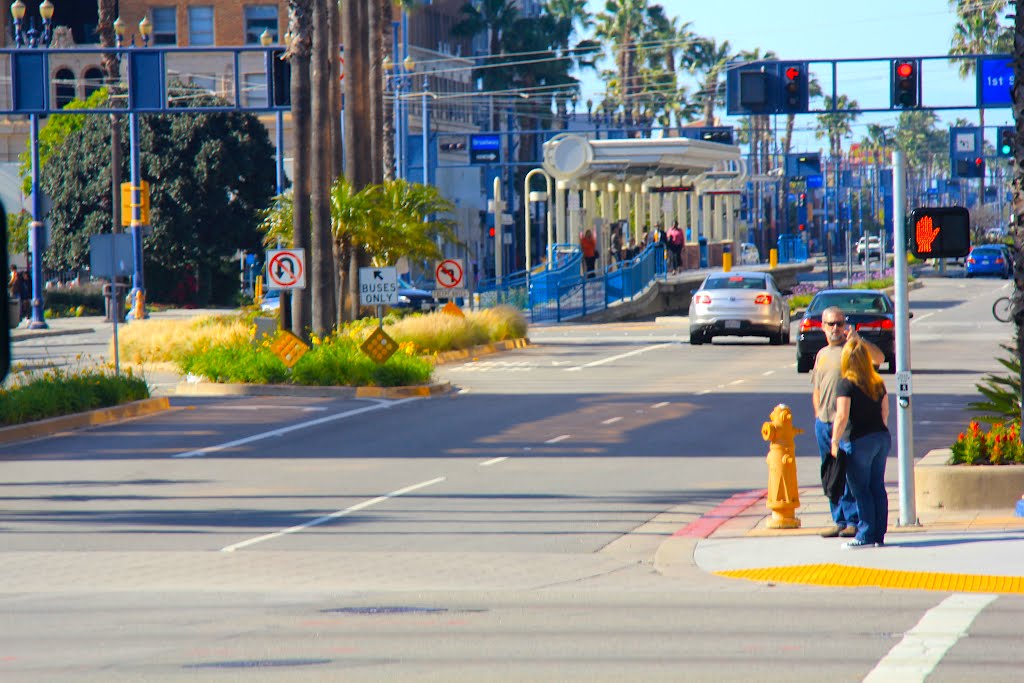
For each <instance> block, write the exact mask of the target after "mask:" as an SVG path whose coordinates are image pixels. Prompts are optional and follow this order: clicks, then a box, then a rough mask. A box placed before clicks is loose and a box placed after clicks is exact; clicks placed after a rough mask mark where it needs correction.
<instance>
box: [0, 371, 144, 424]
mask: <svg viewBox="0 0 1024 683" xmlns="http://www.w3.org/2000/svg"><path fill="white" fill-rule="evenodd" d="M143 398H149V387H148V386H147V385H146V381H145V380H144V379H142V378H141V377H136V376H135V375H134V374H132V373H131V372H130V371H129V372H128V373H126V374H123V375H121V376H120V377H115V376H114V375H112V374H110V373H109V372H104V371H99V370H89V371H85V372H81V373H77V374H72V373H68V372H65V371H62V370H50V371H48V372H46V373H44V374H42V375H35V376H29V377H26V378H24V379H22V380H20V381H16V382H15V383H14V384H13V385H12V386H10V387H8V388H7V389H0V424H5V425H11V424H21V423H23V422H32V421H34V420H42V419H45V418H48V417H57V416H60V415H68V414H71V413H78V412H82V411H86V410H94V409H96V408H106V407H109V406H115V405H120V404H121V403H127V402H129V401H138V400H140V399H143Z"/></svg>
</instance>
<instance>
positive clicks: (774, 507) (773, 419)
mask: <svg viewBox="0 0 1024 683" xmlns="http://www.w3.org/2000/svg"><path fill="white" fill-rule="evenodd" d="M803 432H804V430H802V429H798V428H796V427H794V426H793V413H792V412H791V411H790V409H789V406H787V405H786V404H784V403H780V404H779V405H777V406H775V409H774V410H772V414H771V416H770V418H769V422H765V423H764V424H763V425H761V437H762V438H763V439H764V440H765V441H767V442H769V447H768V458H767V461H768V502H767V503H766V504H765V506H766V507H767V508H768V509H769V510H771V511H772V518H771V519H770V520H768V528H769V529H799V528H800V520H799V519H798V518H797V517H796V515H795V512H796V509H797V508H798V507H800V490H799V488H798V484H797V480H796V445H795V442H794V437H796V435H797V434H803Z"/></svg>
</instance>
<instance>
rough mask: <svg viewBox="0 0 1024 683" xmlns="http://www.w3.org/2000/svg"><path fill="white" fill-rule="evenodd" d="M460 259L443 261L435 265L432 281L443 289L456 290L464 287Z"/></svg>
mask: <svg viewBox="0 0 1024 683" xmlns="http://www.w3.org/2000/svg"><path fill="white" fill-rule="evenodd" d="M462 278H463V270H462V259H457V258H450V259H445V260H444V261H441V262H440V263H438V264H437V268H435V269H434V280H436V281H437V284H438V286H440V287H443V288H444V289H456V288H460V287H464V286H465V285H464V284H463V279H462Z"/></svg>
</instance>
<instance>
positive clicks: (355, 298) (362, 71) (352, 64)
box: [341, 0, 373, 320]
mask: <svg viewBox="0 0 1024 683" xmlns="http://www.w3.org/2000/svg"><path fill="white" fill-rule="evenodd" d="M341 25H342V40H343V41H344V44H345V143H346V144H345V177H346V178H347V179H348V181H349V182H350V183H351V184H352V189H353V190H354V191H355V192H358V191H360V190H362V189H363V188H364V187H366V186H367V185H369V184H371V183H372V182H373V178H372V174H371V168H370V166H371V165H370V164H369V163H367V160H369V159H370V158H371V155H372V148H371V146H370V137H371V136H370V135H368V130H369V128H370V126H371V125H372V120H371V118H370V107H369V101H368V100H369V97H368V95H369V93H370V83H369V41H368V40H367V38H368V36H369V34H370V25H369V12H368V10H367V8H366V4H365V0H345V4H344V5H343V12H342V19H341ZM349 253H350V254H351V256H350V257H349V264H348V273H349V275H348V282H347V283H346V284H347V286H348V292H347V294H348V303H349V319H353V320H354V319H355V318H357V317H358V316H359V277H358V275H359V270H358V269H359V264H360V263H368V262H367V259H366V257H365V255H364V254H363V253H361V250H359V251H358V252H357V251H356V250H355V249H354V248H353V249H351V250H350V252H349Z"/></svg>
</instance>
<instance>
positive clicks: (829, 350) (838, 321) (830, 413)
mask: <svg viewBox="0 0 1024 683" xmlns="http://www.w3.org/2000/svg"><path fill="white" fill-rule="evenodd" d="M821 329H822V331H823V332H824V333H825V339H826V340H828V345H827V346H825V347H823V348H822V349H821V350H820V351H818V355H817V356H816V357H815V359H814V369H813V370H811V384H812V386H813V387H814V388H813V390H812V391H811V403H812V406H813V408H814V438H815V440H816V441H817V443H818V454H819V455H820V456H821V461H822V462H824V461H825V458H830V457H832V421H833V420H834V419H835V417H836V385H837V384H838V383H839V380H840V379H841V375H842V370H841V368H840V363H841V361H842V357H843V346H844V345H845V344H846V342H847V341H848V340H850V339H858V338H859V339H860V340H861V341H862V342H863V343H864V345H865V346H866V347H867V350H868V353H870V354H871V360H872V361H873V362H874V363H875V364H876V365H881V364H882V363H884V362H885V354H884V353H882V350H881V349H879V348H878V347H877V346H875V345H874V344H872V343H871V342H869V341H867V340H866V339H864V338H862V337H860V335H858V334H857V330H856V329H855V328H854V327H853V326H851V325H847V324H846V314H845V313H843V310H842V309H841V308H839V307H838V306H830V307H829V308H826V309H825V310H824V311H822V312H821ZM847 431H848V430H847ZM841 445H842V448H843V449H845V450H849V448H850V442H849V434H848V433H846V434H843V438H842V444H841ZM829 506H830V507H831V509H832V521H833V522H834V526H833V527H832V528H830V529H828V530H826V531H824V532H822V534H821V535H822V536H823V537H825V538H835V537H836V536H843V537H846V538H849V537H852V536H856V535H857V522H858V521H860V516H859V514H858V512H857V501H856V500H855V499H854V497H853V494H852V493H851V492H850V487H849V486H847V487H846V488H844V489H843V495H842V497H841V498H840V499H839V502H838V503H833V502H832V501H829Z"/></svg>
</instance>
